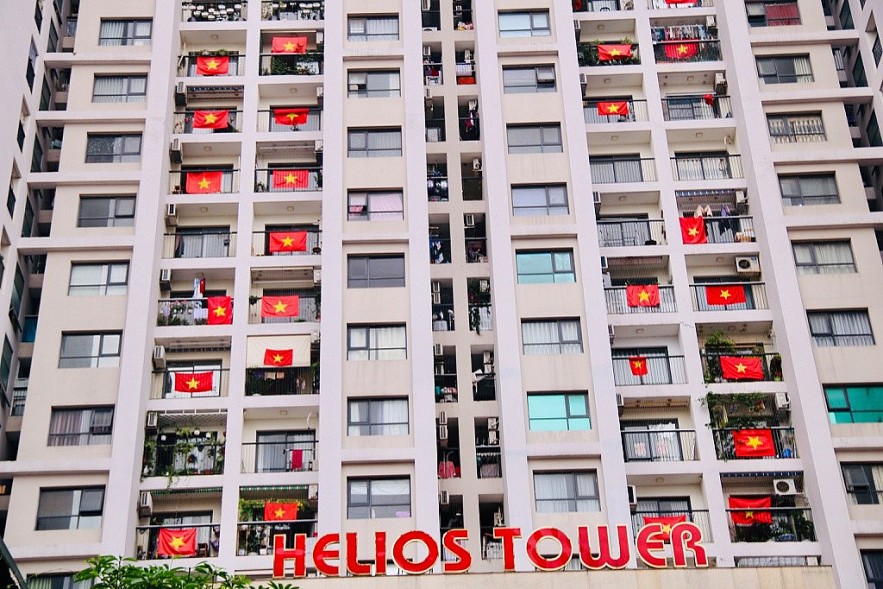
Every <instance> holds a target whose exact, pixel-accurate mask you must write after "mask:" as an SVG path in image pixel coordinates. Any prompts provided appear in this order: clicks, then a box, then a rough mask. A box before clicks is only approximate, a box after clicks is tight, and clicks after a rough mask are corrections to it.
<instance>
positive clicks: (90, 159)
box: [86, 133, 144, 164]
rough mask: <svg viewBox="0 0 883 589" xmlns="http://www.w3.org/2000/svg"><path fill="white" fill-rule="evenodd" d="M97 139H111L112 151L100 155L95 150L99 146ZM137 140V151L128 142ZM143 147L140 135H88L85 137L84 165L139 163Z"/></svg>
mask: <svg viewBox="0 0 883 589" xmlns="http://www.w3.org/2000/svg"><path fill="white" fill-rule="evenodd" d="M99 138H101V139H104V138H111V139H113V144H112V146H111V147H112V151H111V152H110V153H100V152H99V151H98V150H96V148H97V147H98V146H99V145H98V141H99ZM136 138H137V140H138V141H137V151H135V150H134V147H133V146H132V145H131V143H130V142H133V141H134V140H135V139H136ZM143 146H144V140H143V134H142V133H88V134H87V135H86V163H87V164H133V163H139V162H140V161H141V149H142V148H143Z"/></svg>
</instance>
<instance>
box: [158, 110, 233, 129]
mask: <svg viewBox="0 0 883 589" xmlns="http://www.w3.org/2000/svg"><path fill="white" fill-rule="evenodd" d="M199 110H207V111H213V112H215V111H226V112H227V121H228V125H227V127H225V128H223V129H200V128H196V127H194V118H195V111H186V112H176V113H174V115H173V116H172V132H173V133H177V134H181V133H186V134H194V135H200V134H212V133H238V132H239V131H241V130H242V129H240V128H239V116H240V115H241V114H242V111H241V110H235V109H229V108H218V109H212V108H206V109H199Z"/></svg>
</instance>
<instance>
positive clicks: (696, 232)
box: [687, 227, 699, 237]
mask: <svg viewBox="0 0 883 589" xmlns="http://www.w3.org/2000/svg"><path fill="white" fill-rule="evenodd" d="M687 235H689V236H690V237H696V236H697V235H699V230H698V229H696V228H695V227H690V228H689V229H688V230H687Z"/></svg>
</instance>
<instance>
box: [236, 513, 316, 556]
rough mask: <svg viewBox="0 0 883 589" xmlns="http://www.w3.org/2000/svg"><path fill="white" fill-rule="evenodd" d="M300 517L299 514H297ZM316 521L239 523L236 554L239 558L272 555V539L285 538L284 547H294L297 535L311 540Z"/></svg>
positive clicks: (314, 533) (314, 534) (314, 531)
mask: <svg viewBox="0 0 883 589" xmlns="http://www.w3.org/2000/svg"><path fill="white" fill-rule="evenodd" d="M298 517H300V512H299V513H298ZM317 524H318V520H316V519H297V520H294V521H286V522H280V521H275V520H274V521H249V522H239V526H238V528H237V536H236V538H237V540H236V546H237V554H238V555H239V556H245V555H255V554H273V549H274V548H273V538H274V537H276V536H278V535H283V536H285V545H286V546H294V537H295V535H297V534H303V535H306V536H307V538H313V537H314V536H316V534H317V533H318V532H317V530H318V527H317Z"/></svg>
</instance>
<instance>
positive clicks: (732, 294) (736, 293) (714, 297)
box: [705, 284, 745, 305]
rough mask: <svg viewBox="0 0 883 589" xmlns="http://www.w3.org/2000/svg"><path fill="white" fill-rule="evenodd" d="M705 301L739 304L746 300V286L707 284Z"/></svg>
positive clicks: (716, 303)
mask: <svg viewBox="0 0 883 589" xmlns="http://www.w3.org/2000/svg"><path fill="white" fill-rule="evenodd" d="M705 302H706V303H708V304H709V305H737V304H739V303H744V302H745V287H744V286H741V285H738V284H727V285H723V286H706V287H705Z"/></svg>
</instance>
